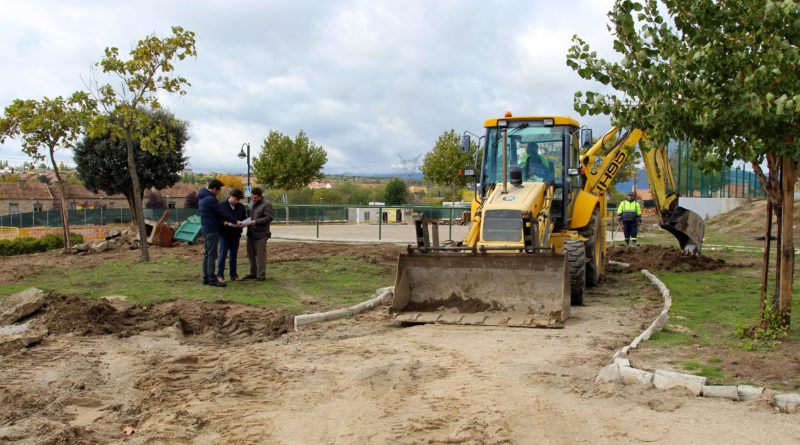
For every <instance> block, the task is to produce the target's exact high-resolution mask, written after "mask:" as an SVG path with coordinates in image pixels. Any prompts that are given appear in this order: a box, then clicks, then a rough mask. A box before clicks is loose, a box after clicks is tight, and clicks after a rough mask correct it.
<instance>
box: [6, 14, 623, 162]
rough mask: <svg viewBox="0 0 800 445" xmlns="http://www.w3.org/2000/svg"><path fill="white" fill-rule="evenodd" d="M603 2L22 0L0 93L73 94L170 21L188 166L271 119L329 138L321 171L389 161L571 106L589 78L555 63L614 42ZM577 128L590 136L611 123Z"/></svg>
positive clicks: (221, 157) (232, 148)
mask: <svg viewBox="0 0 800 445" xmlns="http://www.w3.org/2000/svg"><path fill="white" fill-rule="evenodd" d="M611 3H612V2H611V0H605V1H602V2H600V1H596V0H584V1H582V2H578V4H574V5H571V6H570V8H568V9H567V8H566V7H564V6H562V5H560V4H554V3H553V2H544V1H541V2H531V1H502V2H492V3H486V2H478V1H440V2H423V1H411V2H370V1H365V0H351V1H343V2H316V1H315V2H311V1H300V2H297V1H295V2H289V1H270V2H222V1H204V2H203V1H195V2H155V1H143V2H137V3H130V4H128V3H122V4H115V5H114V6H113V7H112V6H107V5H106V3H103V2H96V3H88V4H86V3H81V4H80V5H68V4H64V3H60V2H31V3H30V4H28V3H26V4H24V5H15V6H14V7H13V8H11V9H13V11H11V13H10V14H4V16H6V17H7V18H6V19H5V20H4V19H2V18H0V25H8V26H9V27H10V28H9V27H6V26H3V27H2V28H0V49H2V50H3V52H4V54H10V55H11V59H12V66H17V67H18V68H17V69H16V70H14V72H13V73H4V74H3V77H4V82H2V83H0V103H2V104H5V103H8V102H10V100H12V99H13V98H15V97H38V96H41V95H45V94H50V95H53V94H54V93H53V91H57V92H58V94H68V93H69V92H71V91H73V90H75V89H78V88H81V87H82V84H81V82H80V78H79V75H80V74H83V75H86V74H87V73H88V67H89V65H90V64H91V63H92V62H95V61H97V60H99V58H100V57H101V55H102V48H103V47H105V46H118V47H120V49H121V50H122V51H125V50H126V49H127V48H128V47H129V46H130V44H131V43H132V42H133V41H134V40H135V39H137V38H141V37H143V36H144V35H146V34H149V33H152V32H154V31H155V32H157V33H158V34H165V33H167V32H168V30H169V26H170V25H173V24H180V25H181V26H184V27H185V28H187V29H191V30H193V31H195V32H196V34H197V39H198V44H197V46H198V57H197V59H195V60H186V61H183V62H180V63H179V64H178V71H179V73H180V74H181V75H183V76H185V77H186V78H188V79H189V80H190V81H191V82H192V86H191V87H190V88H189V91H188V94H187V95H186V96H185V97H182V98H178V97H168V98H166V99H165V104H166V105H167V106H168V107H170V108H171V109H172V110H173V111H174V112H175V113H176V114H177V115H178V116H179V117H181V118H182V119H185V120H188V121H190V122H191V124H192V125H191V135H192V139H191V140H190V142H189V144H188V155H189V156H190V158H191V165H192V167H194V168H196V169H198V170H224V171H243V170H244V167H243V163H242V162H241V161H239V160H238V159H237V158H236V157H235V154H236V152H237V151H238V148H239V146H240V145H241V143H242V142H250V143H251V144H252V146H253V149H254V150H255V149H256V147H260V145H261V141H262V140H263V139H264V137H265V136H266V134H267V133H268V131H269V130H270V129H276V130H280V131H282V132H284V133H287V134H291V135H294V134H296V133H297V132H298V131H299V130H301V129H302V130H305V131H306V133H307V134H308V135H309V137H311V139H312V140H314V141H315V142H316V143H318V144H320V145H323V146H325V147H326V148H327V149H329V162H328V165H327V166H326V171H328V172H337V171H357V172H380V171H387V170H389V166H390V164H391V163H394V162H396V161H397V155H398V154H400V155H402V156H404V157H413V156H416V155H417V154H419V153H425V152H427V151H428V150H429V149H430V148H431V147H432V145H433V143H434V142H435V140H436V138H437V137H438V136H439V135H440V134H441V133H442V132H443V131H447V130H449V129H451V128H452V129H455V130H456V131H459V132H460V131H463V130H470V131H474V132H479V131H481V125H482V122H483V121H484V120H485V119H486V118H489V117H493V116H497V115H500V114H502V113H503V112H505V111H506V110H512V111H513V112H514V113H515V114H566V115H570V116H575V117H577V116H576V113H575V112H574V111H573V110H572V96H573V93H574V91H576V90H578V89H586V88H589V87H591V85H589V84H588V83H587V82H585V81H583V80H581V79H580V78H579V77H578V76H577V75H576V74H575V73H573V72H572V71H571V70H570V69H569V68H568V67H566V65H565V56H566V49H567V48H568V46H569V38H570V37H571V35H572V34H574V33H577V34H579V35H581V36H582V37H584V38H586V39H587V40H589V41H590V42H591V43H592V45H593V46H594V47H595V48H596V49H597V50H598V51H599V52H600V53H601V54H608V53H610V49H609V48H610V41H611V39H610V36H608V34H607V31H606V30H605V23H606V21H607V20H606V17H605V14H606V12H607V11H608V9H610V5H611ZM6 9H8V8H6ZM32 14H35V15H37V16H43V17H42V18H43V22H45V23H47V24H48V26H53V29H49V28H47V27H44V26H40V25H37V24H36V23H37V20H38V19H39V17H30V15H32ZM9 17H10V18H9ZM15 17H22V19H15ZM64 17H68V18H69V19H68V20H66V23H61V20H62V19H63V18H64ZM11 22H14V23H11ZM6 33H14V36H21V37H12V36H10V35H6ZM54 40H59V41H62V43H63V44H59V43H53V41H54ZM60 45H61V46H62V47H64V46H66V47H68V50H66V51H64V50H63V49H62V50H59V46H60ZM49 66H57V67H58V68H57V69H52V68H49ZM9 83H10V84H13V85H15V86H14V87H8V86H6V87H3V86H2V85H3V84H5V85H9ZM582 123H584V124H589V125H591V126H593V127H594V128H595V131H597V132H599V131H603V130H605V127H607V125H608V120H607V119H605V118H603V117H596V118H587V119H582ZM7 145H9V144H7ZM8 150H9V147H0V156H3V155H4V154H6V153H7V152H8Z"/></svg>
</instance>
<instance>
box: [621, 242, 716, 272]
mask: <svg viewBox="0 0 800 445" xmlns="http://www.w3.org/2000/svg"><path fill="white" fill-rule="evenodd" d="M608 258H609V259H610V260H614V261H619V262H621V263H628V264H630V265H631V266H630V267H628V268H625V269H623V272H638V271H640V270H642V269H647V270H650V271H659V270H660V271H674V272H700V271H706V270H717V269H722V268H725V267H728V266H729V265H728V264H727V263H725V260H722V259H717V258H710V257H707V256H703V255H698V256H686V255H683V254H682V253H681V251H680V249H676V248H671V247H662V246H649V245H647V246H640V247H620V246H617V247H612V248H610V249H608Z"/></svg>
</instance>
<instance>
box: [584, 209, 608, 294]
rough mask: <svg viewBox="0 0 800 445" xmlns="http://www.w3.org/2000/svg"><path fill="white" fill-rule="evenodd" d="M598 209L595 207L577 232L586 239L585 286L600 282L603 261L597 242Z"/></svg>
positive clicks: (600, 247) (598, 233)
mask: <svg viewBox="0 0 800 445" xmlns="http://www.w3.org/2000/svg"><path fill="white" fill-rule="evenodd" d="M601 230H603V229H602V228H601V227H600V209H595V210H594V213H592V219H590V220H589V224H587V225H586V227H584V228H583V229H582V230H581V231H580V232H579V233H580V235H581V236H582V237H584V238H587V239H586V258H587V259H588V262H587V263H586V286H587V287H594V286H597V285H598V284H599V283H600V272H601V265H602V263H603V261H605V255H604V254H603V246H602V245H600V243H598V242H597V238H598V236H599V235H600V231H601Z"/></svg>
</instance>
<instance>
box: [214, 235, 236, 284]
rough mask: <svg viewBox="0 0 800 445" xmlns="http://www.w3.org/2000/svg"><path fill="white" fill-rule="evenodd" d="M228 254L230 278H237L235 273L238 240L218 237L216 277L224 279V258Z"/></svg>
mask: <svg viewBox="0 0 800 445" xmlns="http://www.w3.org/2000/svg"><path fill="white" fill-rule="evenodd" d="M228 254H230V261H229V263H230V272H231V275H230V276H231V278H235V277H238V276H239V274H238V273H237V272H236V256H237V255H238V254H239V238H236V239H230V238H225V237H224V236H223V237H220V239H219V258H218V259H217V275H218V276H220V277H225V258H227V256H228Z"/></svg>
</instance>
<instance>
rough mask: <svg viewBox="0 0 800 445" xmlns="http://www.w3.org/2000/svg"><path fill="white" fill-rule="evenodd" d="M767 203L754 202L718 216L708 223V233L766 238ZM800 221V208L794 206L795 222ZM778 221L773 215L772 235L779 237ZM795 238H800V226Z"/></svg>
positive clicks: (761, 201)
mask: <svg viewBox="0 0 800 445" xmlns="http://www.w3.org/2000/svg"><path fill="white" fill-rule="evenodd" d="M766 215H767V201H766V200H763V199H762V200H760V201H752V202H749V203H747V204H745V205H744V206H742V207H739V208H738V209H735V210H731V211H730V212H726V213H723V214H721V215H717V216H715V217H714V218H711V219H709V220H708V221H706V231H707V232H709V231H713V232H714V233H718V234H721V235H731V236H733V237H737V236H741V237H744V238H748V239H758V238H759V237H761V239H762V240H763V239H764V238H763V237H764V230H765V229H766ZM798 220H800V206H798V205H797V204H795V206H794V221H798ZM777 227H778V219H777V216H776V215H774V214H773V217H772V233H773V236H774V235H777V233H776V231H777ZM793 229H794V237H795V239H798V237H800V224H795V225H794V227H793Z"/></svg>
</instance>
